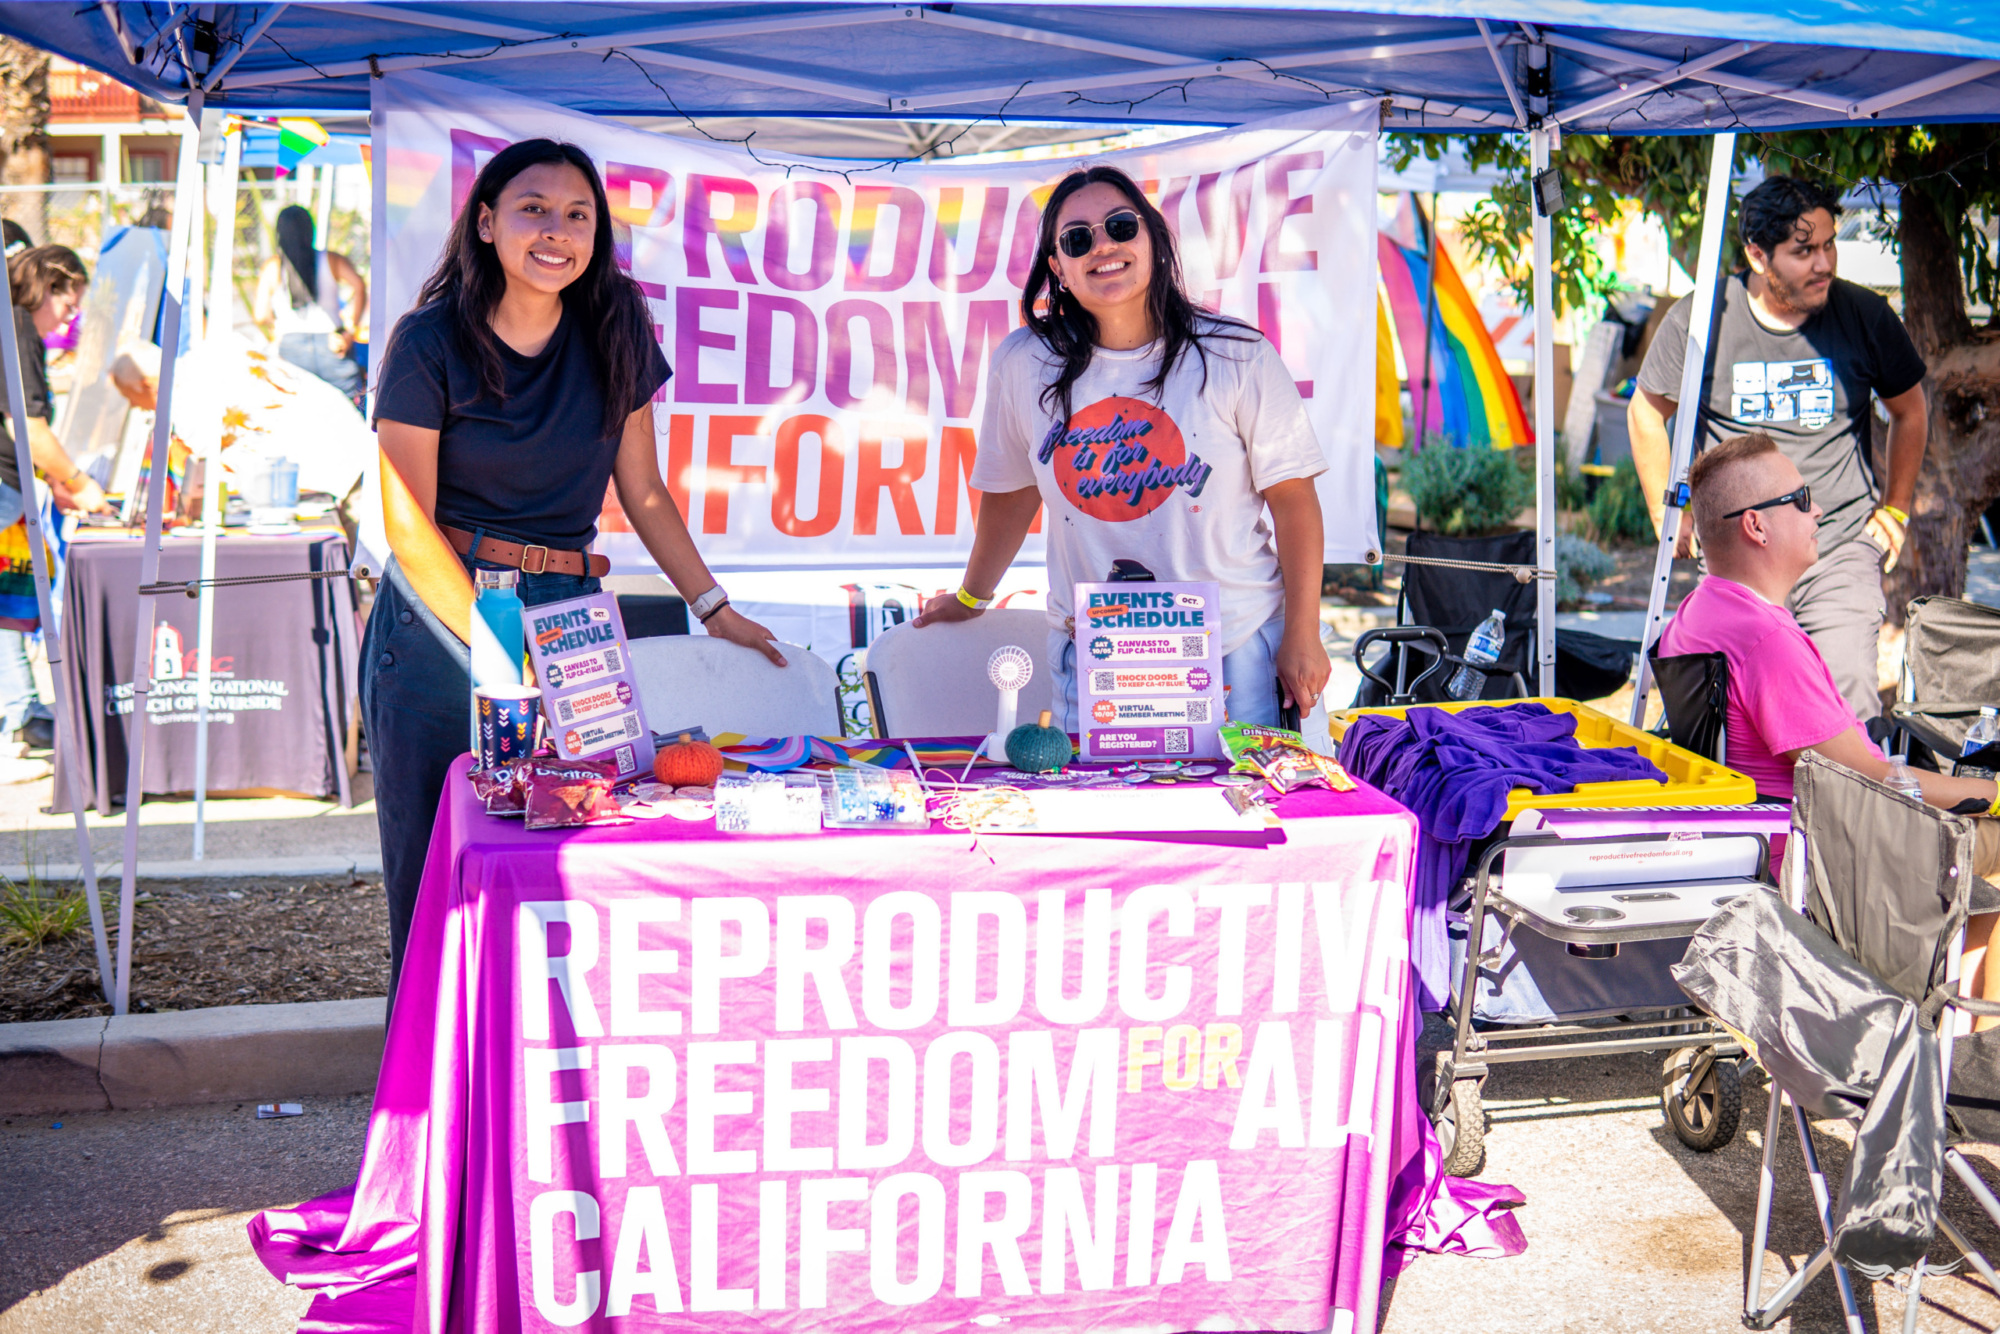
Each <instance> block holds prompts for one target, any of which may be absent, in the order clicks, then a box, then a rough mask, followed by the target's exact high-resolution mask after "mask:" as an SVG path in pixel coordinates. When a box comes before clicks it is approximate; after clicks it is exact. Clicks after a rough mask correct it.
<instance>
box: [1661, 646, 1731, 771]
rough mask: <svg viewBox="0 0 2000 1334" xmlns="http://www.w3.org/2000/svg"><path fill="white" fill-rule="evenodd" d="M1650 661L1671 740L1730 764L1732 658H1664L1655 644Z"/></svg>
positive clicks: (1700, 655)
mask: <svg viewBox="0 0 2000 1334" xmlns="http://www.w3.org/2000/svg"><path fill="white" fill-rule="evenodd" d="M1646 661H1647V662H1648V663H1649V664H1650V665H1651V667H1652V669H1653V680H1654V681H1655V682H1656V683H1658V685H1659V687H1660V702H1661V703H1662V704H1664V705H1665V706H1666V713H1667V718H1666V724H1667V739H1668V740H1670V741H1672V742H1673V743H1674V744H1675V745H1676V746H1679V747H1680V748H1681V749H1682V750H1691V751H1693V752H1694V753H1695V754H1697V755H1703V756H1706V757H1707V758H1709V759H1711V760H1714V761H1715V762H1716V763H1717V764H1727V763H1729V760H1728V759H1727V755H1728V751H1729V723H1728V707H1729V659H1728V658H1726V657H1724V656H1723V655H1722V654H1720V653H1677V654H1674V655H1672V656H1671V657H1665V658H1663V657H1661V656H1660V646H1659V645H1658V644H1654V645H1653V647H1652V648H1650V649H1648V650H1646Z"/></svg>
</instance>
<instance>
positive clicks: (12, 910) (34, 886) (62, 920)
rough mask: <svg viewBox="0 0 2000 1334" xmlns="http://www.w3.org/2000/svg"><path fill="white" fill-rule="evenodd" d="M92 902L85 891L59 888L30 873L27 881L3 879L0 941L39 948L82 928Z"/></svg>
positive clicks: (0, 881)
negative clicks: (19, 881)
mask: <svg viewBox="0 0 2000 1334" xmlns="http://www.w3.org/2000/svg"><path fill="white" fill-rule="evenodd" d="M89 920H90V903H89V901H88V900H87V899H85V898H84V897H83V890H82V888H81V887H78V888H76V889H73V890H57V889H55V888H54V887H52V886H50V885H48V884H47V883H45V882H43V881H42V880H41V879H40V877H38V876H37V875H36V874H35V873H34V869H33V868H32V867H30V868H29V872H28V883H27V884H25V885H17V884H15V883H14V882H13V881H12V880H5V879H0V944H14V945H21V946H24V947H26V948H28V949H33V950H38V949H40V948H41V947H42V946H44V945H46V944H48V943H49V942H50V941H55V940H62V939H64V938H65V937H68V936H72V935H75V934H76V933H77V932H78V931H81V930H83V928H84V924H85V923H87V922H88V921H89Z"/></svg>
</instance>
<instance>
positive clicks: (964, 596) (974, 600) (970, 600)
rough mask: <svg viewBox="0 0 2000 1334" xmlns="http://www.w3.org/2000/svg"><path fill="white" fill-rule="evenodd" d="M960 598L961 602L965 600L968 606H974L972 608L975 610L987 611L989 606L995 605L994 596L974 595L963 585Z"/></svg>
mask: <svg viewBox="0 0 2000 1334" xmlns="http://www.w3.org/2000/svg"><path fill="white" fill-rule="evenodd" d="M958 600H959V601H960V602H963V603H964V604H965V605H966V606H968V607H970V608H972V610H974V611H985V610H986V609H987V608H988V607H990V606H992V605H993V599H992V598H981V597H974V596H973V595H972V594H971V593H970V592H968V591H967V590H966V588H965V587H964V586H963V585H960V586H959V590H958Z"/></svg>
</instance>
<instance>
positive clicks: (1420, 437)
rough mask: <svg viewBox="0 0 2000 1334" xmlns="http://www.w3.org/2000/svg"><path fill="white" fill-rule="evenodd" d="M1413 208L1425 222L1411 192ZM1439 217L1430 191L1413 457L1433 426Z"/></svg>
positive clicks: (1412, 443) (1434, 196)
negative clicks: (1421, 368)
mask: <svg viewBox="0 0 2000 1334" xmlns="http://www.w3.org/2000/svg"><path fill="white" fill-rule="evenodd" d="M1410 208H1411V209H1412V210H1413V211H1414V212H1415V213H1416V215H1417V216H1418V217H1419V218H1422V217H1423V216H1424V211H1423V210H1422V209H1421V208H1418V207H1417V196H1416V193H1415V192H1414V191H1412V192H1411V194H1410ZM1437 213H1438V196H1437V191H1436V190H1433V191H1431V215H1430V217H1429V218H1428V219H1426V221H1425V228H1426V230H1427V231H1429V232H1430V236H1429V238H1428V240H1429V241H1430V246H1429V250H1430V261H1429V262H1430V273H1429V275H1428V282H1427V283H1426V284H1425V291H1424V387H1423V389H1422V390H1421V391H1419V394H1418V395H1417V402H1416V409H1417V438H1416V439H1415V440H1413V441H1412V442H1411V445H1410V452H1411V453H1413V454H1414V453H1416V452H1417V451H1419V450H1421V449H1422V448H1423V447H1424V432H1425V429H1426V428H1427V427H1428V426H1429V425H1430V407H1431V321H1432V320H1433V319H1435V318H1436V317H1437V290H1438V218H1437ZM1466 443H1467V444H1470V443H1471V441H1469V440H1468V441H1467V442H1466Z"/></svg>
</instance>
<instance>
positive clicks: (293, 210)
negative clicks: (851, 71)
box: [278, 204, 319, 306]
mask: <svg viewBox="0 0 2000 1334" xmlns="http://www.w3.org/2000/svg"><path fill="white" fill-rule="evenodd" d="M278 255H279V260H278V262H279V264H280V265H281V266H282V267H283V268H284V270H285V291H286V292H288V293H289V294H290V295H291V298H292V305H293V306H303V305H310V304H311V303H313V302H315V301H317V300H319V256H318V255H317V254H315V253H314V252H313V215H312V214H310V213H308V212H306V211H305V210H304V209H302V208H300V207H299V206H298V205H297V204H287V205H285V207H283V208H281V209H279V210H278Z"/></svg>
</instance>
